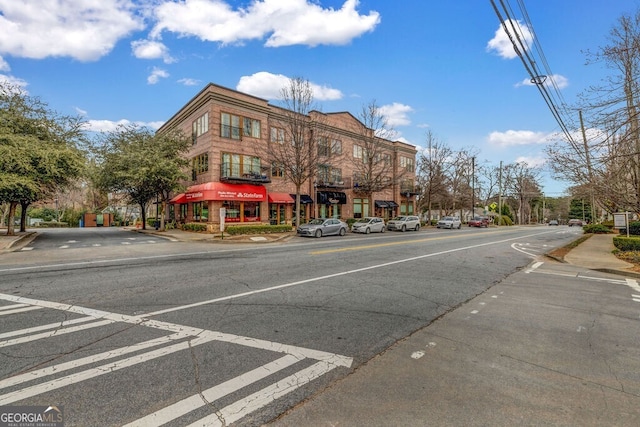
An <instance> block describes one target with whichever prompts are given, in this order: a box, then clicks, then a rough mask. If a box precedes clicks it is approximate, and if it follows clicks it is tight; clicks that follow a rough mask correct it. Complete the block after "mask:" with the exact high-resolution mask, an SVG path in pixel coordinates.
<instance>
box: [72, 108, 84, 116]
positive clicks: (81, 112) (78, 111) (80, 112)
mask: <svg viewBox="0 0 640 427" xmlns="http://www.w3.org/2000/svg"><path fill="white" fill-rule="evenodd" d="M74 108H75V110H76V113H78V114H80V115H81V116H86V115H87V110H83V109H82V108H80V107H74Z"/></svg>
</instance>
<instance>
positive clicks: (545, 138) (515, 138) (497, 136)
mask: <svg viewBox="0 0 640 427" xmlns="http://www.w3.org/2000/svg"><path fill="white" fill-rule="evenodd" d="M549 137H550V135H549V134H548V133H544V132H533V131H530V130H508V131H506V132H491V133H490V134H489V137H488V138H487V140H488V141H489V144H491V145H494V146H497V147H500V148H506V147H514V146H522V145H532V144H547V143H548V142H549Z"/></svg>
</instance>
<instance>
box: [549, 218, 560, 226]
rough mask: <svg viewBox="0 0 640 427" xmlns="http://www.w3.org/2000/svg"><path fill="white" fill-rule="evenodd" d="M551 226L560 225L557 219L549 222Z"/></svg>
mask: <svg viewBox="0 0 640 427" xmlns="http://www.w3.org/2000/svg"><path fill="white" fill-rule="evenodd" d="M549 225H558V221H557V220H555V219H552V220H551V221H549Z"/></svg>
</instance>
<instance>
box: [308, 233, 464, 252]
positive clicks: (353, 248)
mask: <svg viewBox="0 0 640 427" xmlns="http://www.w3.org/2000/svg"><path fill="white" fill-rule="evenodd" d="M457 237H462V236H442V237H429V238H426V239H418V240H410V241H401V242H389V243H377V244H375V245H364V246H352V247H349V248H341V249H325V250H323V251H313V252H311V255H324V254H331V253H336V252H348V251H360V250H363V249H374V248H383V247H385V246H397V245H406V244H412V243H422V242H428V241H431V240H444V239H455V238H457Z"/></svg>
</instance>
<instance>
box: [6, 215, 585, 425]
mask: <svg viewBox="0 0 640 427" xmlns="http://www.w3.org/2000/svg"><path fill="white" fill-rule="evenodd" d="M86 230H87V229H81V230H75V231H73V233H77V234H67V233H65V232H64V231H60V230H52V231H51V232H49V231H47V232H46V233H45V234H44V235H42V236H40V237H38V239H36V240H35V241H33V242H32V243H31V244H30V245H28V246H27V247H26V248H23V250H22V251H19V252H14V253H10V254H5V255H3V256H2V257H0V319H2V322H1V323H0V406H2V405H59V406H63V407H64V409H65V416H66V423H65V425H67V426H87V425H91V426H103V425H105V426H106V425H125V424H127V423H131V425H136V426H137V425H159V424H161V423H165V424H166V425H176V426H177V425H190V424H191V423H195V422H202V421H205V422H211V423H212V425H216V424H217V425H225V424H232V423H236V424H237V425H259V424H261V423H265V422H268V421H270V420H272V419H274V418H275V417H277V416H278V415H280V414H281V413H283V412H285V411H286V410H287V409H289V408H291V407H293V406H295V405H296V404H297V403H298V402H300V401H301V400H304V399H305V398H307V397H309V396H310V395H312V394H313V393H314V392H315V391H317V390H319V389H320V388H323V387H325V386H326V385H328V384H330V383H332V382H333V381H335V380H337V379H339V378H343V377H344V376H347V375H350V373H352V372H353V370H354V369H355V368H356V367H357V366H359V365H361V364H362V363H365V362H367V361H368V360H370V359H372V358H373V357H374V356H375V355H377V354H379V353H381V352H382V351H384V350H385V349H387V348H388V347H389V346H391V345H392V344H393V343H395V342H397V341H398V340H400V339H402V338H404V337H406V336H407V335H409V334H411V333H413V332H414V331H417V330H419V329H421V328H422V327H424V326H426V325H428V324H430V323H431V322H432V321H433V320H434V319H436V318H438V317H439V316H441V315H443V314H444V313H447V312H449V311H451V310H452V309H454V308H456V307H458V306H460V305H461V304H462V303H464V302H465V301H468V300H470V299H471V298H473V297H474V296H476V295H479V294H481V293H482V292H484V291H485V290H487V289H488V288H490V287H491V286H493V285H494V284H496V283H499V282H500V281H502V280H503V279H504V278H505V277H507V276H509V275H511V274H513V273H514V272H516V271H518V270H519V269H521V268H523V267H525V266H526V265H528V264H529V263H530V262H531V261H532V256H535V255H536V254H541V253H544V252H547V251H548V250H550V249H551V248H553V247H557V246H562V245H564V244H566V243H568V242H570V241H572V240H574V239H575V238H576V237H577V233H579V230H578V231H574V230H572V229H569V228H566V227H562V228H555V227H554V228H549V227H522V228H517V227H513V228H501V229H495V228H492V229H475V228H474V229H465V228H463V229H462V230H434V229H429V230H421V231H420V232H417V233H384V234H376V235H373V234H372V235H367V236H363V235H353V234H349V235H347V236H345V237H325V238H322V239H305V238H294V239H292V240H290V241H289V242H286V243H278V244H242V245H218V244H212V243H183V242H171V241H167V240H164V239H161V238H157V237H152V236H139V235H136V239H139V240H130V239H131V238H132V236H131V233H129V234H127V233H128V232H126V231H122V230H118V229H101V230H91V231H86ZM89 230H90V229H89ZM69 231H71V230H69ZM127 242H128V243H127Z"/></svg>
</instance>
